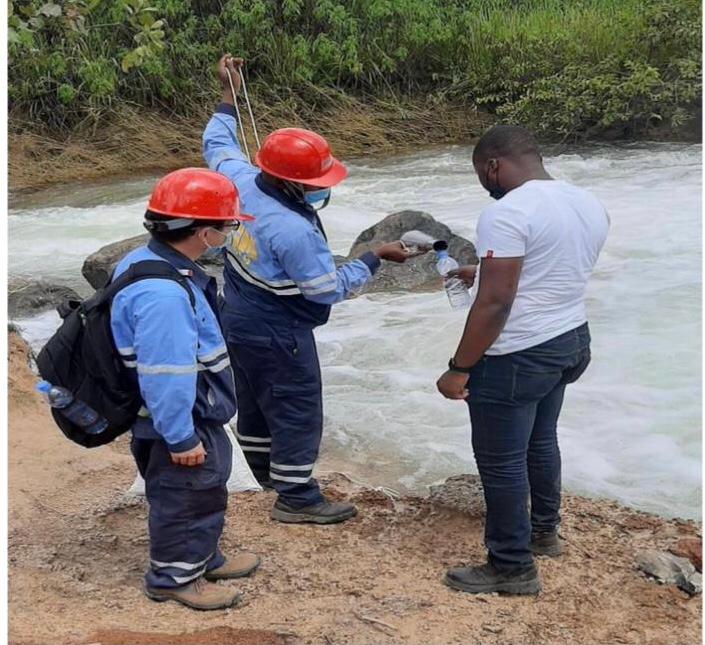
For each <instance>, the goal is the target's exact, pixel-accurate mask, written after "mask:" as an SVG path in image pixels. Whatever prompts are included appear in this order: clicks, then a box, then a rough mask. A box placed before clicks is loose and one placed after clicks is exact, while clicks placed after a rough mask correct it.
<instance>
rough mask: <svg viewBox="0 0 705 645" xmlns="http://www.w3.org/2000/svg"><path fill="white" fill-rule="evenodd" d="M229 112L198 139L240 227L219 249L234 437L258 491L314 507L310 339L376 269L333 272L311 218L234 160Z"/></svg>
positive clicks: (316, 375)
mask: <svg viewBox="0 0 705 645" xmlns="http://www.w3.org/2000/svg"><path fill="white" fill-rule="evenodd" d="M236 127H237V123H236V120H235V116H234V110H233V107H232V106H230V105H228V104H221V105H219V106H218V108H217V109H216V112H215V114H214V115H213V117H212V118H211V120H210V122H209V123H208V125H207V127H206V129H205V132H204V134H203V155H204V158H205V160H206V162H207V163H208V166H209V167H210V168H211V169H212V170H217V171H218V172H221V173H223V174H224V175H226V176H227V177H229V178H230V179H231V180H232V181H233V183H234V184H235V185H236V187H237V189H238V191H239V193H240V199H241V201H242V209H243V211H244V212H246V213H251V214H252V215H254V216H255V218H256V219H255V221H252V222H244V223H243V225H242V226H241V227H240V229H239V230H238V231H237V233H236V235H235V238H234V240H233V243H232V245H231V246H230V247H228V248H227V249H226V255H225V258H226V261H225V288H224V295H225V303H224V306H223V308H222V312H221V314H222V322H223V329H224V332H225V334H226V340H227V343H228V347H229V349H230V353H231V357H232V359H233V371H234V373H235V384H236V389H237V396H238V403H239V412H238V421H237V437H238V441H239V442H240V445H241V446H242V449H243V452H244V453H245V456H246V457H247V460H248V463H249V464H250V467H251V468H252V470H253V472H254V474H255V476H256V477H257V478H258V479H259V480H260V481H265V480H267V479H269V480H271V482H272V484H273V485H274V487H275V488H276V490H277V492H278V494H279V498H280V499H281V500H282V501H283V502H284V503H286V504H288V505H290V506H293V507H295V508H302V507H305V506H309V505H312V504H316V503H318V502H320V501H322V499H323V497H322V495H321V493H320V490H319V487H318V483H317V482H316V480H315V479H314V478H313V476H312V473H313V468H314V465H315V463H316V459H317V457H318V450H319V446H320V442H321V433H322V428H323V408H322V396H321V372H320V366H319V362H318V354H317V352H316V343H315V339H314V337H313V329H314V328H315V327H317V326H319V325H323V324H325V323H326V322H327V321H328V317H329V315H330V308H331V305H333V304H335V303H337V302H341V301H342V300H344V299H345V298H347V297H349V296H350V295H352V294H354V292H355V291H357V290H359V289H360V288H361V287H362V286H363V285H364V284H365V283H366V282H367V281H368V280H369V279H370V278H371V277H372V275H373V274H374V272H375V271H376V270H377V268H378V267H379V265H380V260H379V258H377V256H376V255H375V254H374V253H366V254H365V255H363V256H362V257H360V258H359V259H356V260H353V261H351V262H348V263H346V264H343V265H342V266H340V267H338V268H337V269H336V267H335V263H334V261H333V256H332V254H331V251H330V248H329V247H328V243H327V241H326V237H325V233H324V231H323V227H322V225H321V221H320V219H319V218H318V215H317V213H316V211H315V210H314V209H313V208H312V207H310V206H307V205H304V204H301V203H299V202H296V201H294V200H293V199H291V198H290V197H289V196H287V195H286V194H285V193H284V192H283V191H281V190H280V189H278V188H276V187H274V186H272V185H271V184H269V183H267V182H266V181H265V180H264V177H263V176H262V175H261V174H260V170H259V169H258V168H256V167H255V166H253V165H251V164H250V163H249V162H248V161H247V159H246V158H245V157H244V155H243V154H242V152H241V150H240V146H239V144H238V139H237V130H236Z"/></svg>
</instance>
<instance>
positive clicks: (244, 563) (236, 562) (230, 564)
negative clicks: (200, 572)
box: [203, 552, 260, 580]
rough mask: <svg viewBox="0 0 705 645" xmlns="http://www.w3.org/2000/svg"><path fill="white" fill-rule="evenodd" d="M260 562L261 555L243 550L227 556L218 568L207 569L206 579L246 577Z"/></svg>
mask: <svg viewBox="0 0 705 645" xmlns="http://www.w3.org/2000/svg"><path fill="white" fill-rule="evenodd" d="M259 564H260V559H259V556H257V555H255V554H254V553H247V552H242V553H238V554H237V555H235V556H233V557H231V558H226V560H225V562H224V563H223V564H222V565H221V566H219V567H218V568H217V569H211V570H210V571H206V573H205V574H204V576H203V577H204V578H205V579H206V580H228V579H230V578H244V577H245V576H249V575H250V574H251V573H252V572H253V571H255V569H257V567H258V566H259Z"/></svg>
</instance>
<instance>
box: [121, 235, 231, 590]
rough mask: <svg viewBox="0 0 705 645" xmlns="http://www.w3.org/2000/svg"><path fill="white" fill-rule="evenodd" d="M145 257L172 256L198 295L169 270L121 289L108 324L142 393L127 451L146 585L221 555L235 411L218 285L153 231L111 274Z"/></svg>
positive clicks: (188, 577) (191, 573) (195, 571)
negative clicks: (140, 502) (140, 521)
mask: <svg viewBox="0 0 705 645" xmlns="http://www.w3.org/2000/svg"><path fill="white" fill-rule="evenodd" d="M141 260H162V261H165V262H169V263H171V264H172V265H173V266H174V267H176V268H177V269H178V270H179V271H180V272H181V273H182V275H186V276H188V278H189V280H190V284H191V287H192V291H193V294H194V297H195V306H194V307H192V306H191V302H190V300H189V296H188V294H187V292H186V290H185V289H184V288H183V287H182V286H181V285H179V284H178V283H177V282H175V281H173V280H168V279H147V280H142V281H140V282H136V283H134V284H132V285H130V286H128V287H125V288H124V289H122V290H121V291H120V292H118V294H117V295H116V296H115V298H114V300H113V303H112V308H111V328H112V332H113V339H114V340H115V345H116V347H117V349H118V352H119V353H120V355H121V357H122V360H123V363H124V364H125V365H126V366H127V367H128V368H130V369H132V370H135V374H136V378H137V380H138V382H139V387H140V392H141V394H142V398H143V400H144V407H143V410H142V411H141V412H140V418H139V419H138V422H137V424H136V425H135V427H134V428H133V430H132V444H131V448H132V454H133V455H134V458H135V461H136V462H137V467H138V469H139V471H140V474H141V475H142V477H144V480H145V485H146V494H147V500H148V502H149V540H150V567H149V569H148V571H147V574H146V576H145V581H146V583H147V586H149V587H179V586H182V585H186V584H189V583H190V582H192V581H193V580H195V579H196V578H198V577H199V576H201V575H203V573H204V572H205V571H207V570H211V569H215V568H217V567H220V566H221V565H222V564H223V563H224V558H223V555H222V554H221V553H220V550H219V549H218V541H219V539H220V535H221V533H222V531H223V523H224V519H225V509H226V506H227V499H228V493H227V488H226V483H227V480H228V477H229V476H230V468H231V463H232V446H231V445H230V440H229V439H228V437H227V435H226V433H225V431H224V429H223V424H225V423H227V422H228V421H229V420H230V419H232V417H233V416H235V413H236V411H237V405H236V401H235V387H234V381H233V374H232V369H231V365H230V358H229V353H228V350H227V347H226V345H225V341H224V339H223V335H222V332H221V328H220V323H219V321H218V316H217V302H216V297H217V288H216V284H215V280H214V279H213V278H209V277H208V275H206V274H205V273H204V272H203V271H202V270H201V269H200V268H199V267H198V266H197V265H196V264H194V263H193V262H191V260H189V259H188V258H186V257H185V256H184V255H182V254H181V253H179V252H178V251H176V250H175V249H173V248H172V247H170V246H168V245H165V244H161V243H160V242H158V241H156V240H154V239H152V240H151V241H150V243H149V245H148V246H145V247H141V248H139V249H135V250H134V251H132V252H131V253H129V254H128V255H127V256H125V258H123V259H122V261H121V262H120V263H119V264H118V266H117V268H116V269H115V277H117V276H119V275H121V274H122V273H123V272H124V271H126V270H127V269H128V268H129V266H130V265H131V264H133V263H135V262H139V261H141ZM199 441H200V442H202V444H203V447H204V448H205V450H206V452H207V456H206V460H205V463H204V464H203V465H201V466H179V465H176V464H173V463H172V462H171V459H170V454H169V453H170V452H184V451H186V450H190V449H191V448H194V447H196V446H197V445H198V442H199Z"/></svg>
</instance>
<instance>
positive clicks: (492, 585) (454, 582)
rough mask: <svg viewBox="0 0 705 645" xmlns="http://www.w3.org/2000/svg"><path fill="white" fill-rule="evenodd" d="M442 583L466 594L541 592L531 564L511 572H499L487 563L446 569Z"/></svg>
mask: <svg viewBox="0 0 705 645" xmlns="http://www.w3.org/2000/svg"><path fill="white" fill-rule="evenodd" d="M444 582H445V583H446V584H447V585H448V586H449V587H453V589H458V590H460V591H466V592H467V593H493V592H499V593H508V594H537V593H538V592H539V591H540V590H541V584H540V583H539V573H538V571H537V570H536V567H535V566H534V565H533V564H532V565H531V566H530V567H528V568H525V569H517V570H513V571H500V570H498V569H495V568H494V567H493V566H492V565H491V564H490V563H489V562H488V563H487V564H483V565H482V566H479V567H456V568H454V569H448V571H447V573H446V577H445V580H444Z"/></svg>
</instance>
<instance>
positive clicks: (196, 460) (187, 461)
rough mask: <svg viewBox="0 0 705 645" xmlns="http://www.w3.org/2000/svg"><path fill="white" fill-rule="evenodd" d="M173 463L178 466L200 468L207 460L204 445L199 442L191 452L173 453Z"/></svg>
mask: <svg viewBox="0 0 705 645" xmlns="http://www.w3.org/2000/svg"><path fill="white" fill-rule="evenodd" d="M169 454H170V455H171V461H172V462H173V463H175V464H176V465H177V466H200V465H201V464H202V463H203V462H204V461H205V460H206V455H207V454H208V453H206V450H205V448H204V447H203V444H202V443H201V442H200V441H199V442H198V445H197V446H196V447H195V448H191V450H185V451H184V452H171V453H169Z"/></svg>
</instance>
